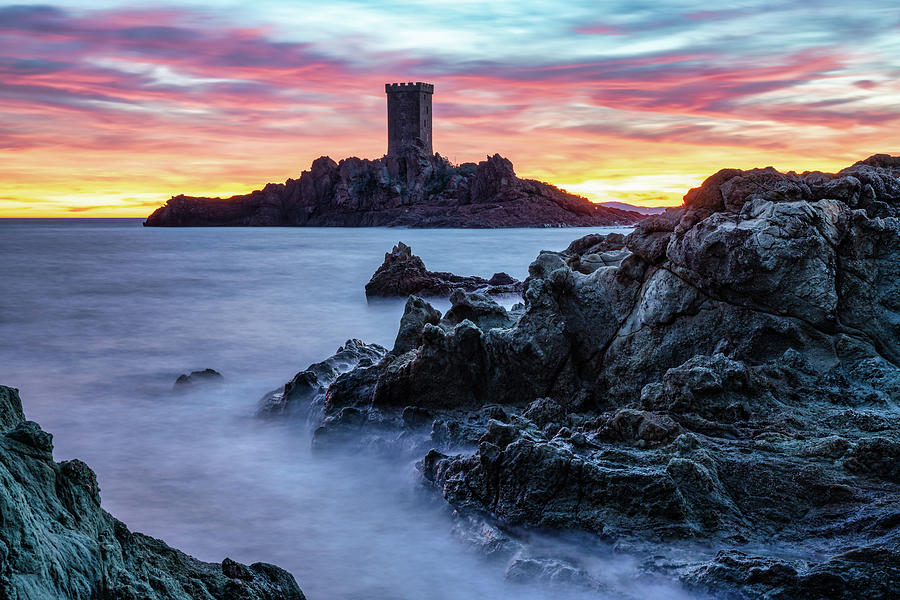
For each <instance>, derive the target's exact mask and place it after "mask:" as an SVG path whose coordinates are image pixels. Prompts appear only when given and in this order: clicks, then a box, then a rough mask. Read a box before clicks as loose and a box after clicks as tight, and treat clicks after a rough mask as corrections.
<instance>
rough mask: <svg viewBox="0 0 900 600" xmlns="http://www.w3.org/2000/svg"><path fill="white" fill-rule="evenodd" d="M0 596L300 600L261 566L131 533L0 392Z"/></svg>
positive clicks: (270, 568) (85, 472)
mask: <svg viewBox="0 0 900 600" xmlns="http://www.w3.org/2000/svg"><path fill="white" fill-rule="evenodd" d="M0 481H2V485H0V598H10V599H13V598H15V599H19V600H38V599H40V600H44V599H59V600H137V599H141V600H163V599H165V600H171V599H178V600H195V599H197V598H210V599H211V598H215V599H218V600H304V596H303V593H302V592H301V591H300V588H299V587H297V583H296V581H294V578H293V577H292V576H291V575H290V573H288V572H287V571H284V570H283V569H280V568H278V567H276V566H274V565H270V564H266V563H254V564H252V565H249V566H248V565H243V564H241V563H238V562H236V561H233V560H231V559H230V558H225V559H224V560H223V561H222V562H221V563H206V562H202V561H199V560H196V559H194V558H192V557H190V556H188V555H186V554H184V553H183V552H179V551H178V550H176V549H174V548H171V547H169V546H167V545H166V544H165V542H162V541H161V540H157V539H154V538H152V537H149V536H146V535H143V534H140V533H136V532H132V531H129V530H128V528H127V527H126V526H125V524H124V523H122V522H121V521H119V520H117V519H116V518H115V517H113V516H112V515H110V514H109V513H107V512H106V511H104V510H103V509H102V508H101V507H100V487H99V486H98V484H97V477H96V476H95V475H94V472H93V471H92V470H91V469H90V467H88V466H87V465H86V464H84V463H83V462H81V461H80V460H68V461H64V462H59V463H58V462H55V461H54V460H53V436H52V435H51V434H49V433H47V432H45V431H43V430H42V429H41V427H40V425H38V424H37V423H35V422H34V421H27V420H26V419H25V415H24V413H23V412H22V402H21V400H20V399H19V394H18V392H17V390H15V389H13V388H9V387H5V386H0Z"/></svg>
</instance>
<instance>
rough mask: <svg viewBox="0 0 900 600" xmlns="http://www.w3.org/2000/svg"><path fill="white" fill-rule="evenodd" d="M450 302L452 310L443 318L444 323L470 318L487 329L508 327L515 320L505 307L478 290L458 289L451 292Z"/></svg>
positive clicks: (452, 324) (460, 321) (451, 324)
mask: <svg viewBox="0 0 900 600" xmlns="http://www.w3.org/2000/svg"><path fill="white" fill-rule="evenodd" d="M450 304H451V306H450V310H448V311H447V313H446V314H445V315H444V318H443V319H442V320H441V323H442V324H444V325H449V326H455V325H458V324H459V323H462V322H463V321H466V320H468V321H470V322H472V323H474V324H475V326H476V327H478V328H479V329H481V330H483V331H487V330H489V329H493V328H495V327H499V328H506V327H509V326H511V325H512V324H513V323H514V322H515V319H513V318H512V317H511V316H510V315H509V313H508V312H507V311H506V309H505V308H503V307H502V306H500V305H499V304H497V303H496V302H494V301H493V300H492V299H490V298H488V297H487V296H486V295H484V294H481V293H478V292H471V293H468V292H466V291H464V290H461V289H456V290H454V292H453V293H452V294H450Z"/></svg>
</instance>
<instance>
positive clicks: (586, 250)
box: [261, 155, 900, 600]
mask: <svg viewBox="0 0 900 600" xmlns="http://www.w3.org/2000/svg"><path fill="white" fill-rule="evenodd" d="M898 177H900V158H898V157H890V156H887V155H876V156H873V157H870V158H869V159H866V160H864V161H861V162H859V163H856V164H855V165H853V166H852V167H849V168H847V169H844V170H843V171H841V172H839V173H837V174H828V173H821V172H811V173H803V174H795V173H786V174H785V173H779V172H778V171H775V170H774V169H771V168H767V169H755V170H752V171H738V170H723V171H720V172H718V173H716V174H715V175H713V176H712V177H710V178H709V179H707V180H706V181H705V182H704V183H703V185H702V186H701V187H699V188H696V189H694V190H691V191H690V192H689V193H688V194H687V195H686V196H685V200H684V205H683V206H681V207H679V208H675V209H669V210H667V211H666V212H665V213H664V214H661V215H655V216H651V217H649V218H647V219H645V220H643V221H641V222H640V223H639V224H638V225H637V227H636V229H635V231H634V232H633V233H632V234H630V235H628V236H627V237H624V238H622V237H621V236H620V237H615V236H598V235H595V236H587V237H584V238H581V239H579V240H576V241H575V242H573V243H572V244H571V245H570V246H569V248H568V249H566V250H565V251H563V252H542V253H541V254H540V255H539V256H538V257H537V259H536V260H535V261H534V262H533V263H532V264H531V266H530V267H529V277H528V279H527V280H526V281H525V282H524V292H523V298H524V303H523V304H519V305H517V306H515V307H513V308H512V309H511V310H507V309H505V308H503V307H502V306H499V305H498V304H496V303H495V302H494V301H493V300H491V298H489V297H488V296H486V295H483V294H479V293H477V292H476V293H471V292H466V291H462V290H459V291H456V292H454V293H453V296H451V303H452V307H451V309H450V310H449V311H448V312H447V313H446V314H443V315H442V314H441V313H440V311H437V310H436V309H434V308H433V307H431V306H430V305H429V304H428V302H426V301H425V300H422V299H421V298H418V297H415V296H412V297H410V298H409V299H408V301H407V304H406V309H405V312H404V315H403V318H402V320H401V323H400V329H399V332H398V335H397V339H396V341H395V343H394V347H393V348H392V349H390V350H388V349H386V348H383V347H381V346H377V345H369V344H365V343H363V342H361V341H359V340H350V341H348V343H347V344H346V345H345V346H343V347H342V348H341V349H339V351H338V353H337V354H336V355H334V356H333V357H331V358H328V359H326V360H325V361H323V362H322V363H317V364H315V365H311V366H310V368H309V369H307V370H304V371H302V372H300V373H298V374H297V376H296V377H295V378H294V379H293V380H292V381H291V382H289V383H287V384H285V385H284V386H283V387H282V388H280V389H278V390H276V391H274V392H272V393H271V394H269V395H267V397H266V398H265V399H264V402H263V407H262V409H261V411H262V412H263V413H264V414H266V415H269V416H274V415H293V416H295V417H301V418H305V419H307V420H308V421H310V422H311V423H312V424H313V425H314V427H315V428H316V431H315V437H314V444H315V446H316V447H317V448H321V449H323V450H325V449H328V448H334V447H340V448H352V449H356V450H361V449H364V450H365V451H366V452H385V453H396V452H400V453H404V455H406V456H414V457H418V458H419V462H418V468H419V471H420V473H421V476H422V480H423V482H424V483H425V485H428V486H431V487H433V489H434V490H435V491H436V492H437V493H438V494H440V495H441V496H442V497H443V498H444V499H445V500H446V501H447V503H448V504H449V505H450V506H452V507H453V508H454V509H455V510H456V514H457V516H458V527H459V529H460V531H461V532H462V533H461V536H462V537H463V538H465V539H467V540H468V541H470V542H471V543H473V544H474V546H475V547H476V548H479V549H480V550H481V551H483V552H485V553H486V554H489V555H492V556H498V557H500V558H501V559H502V560H504V561H506V569H507V570H506V573H507V577H508V578H510V579H511V580H515V581H527V580H536V579H537V580H550V581H567V582H570V583H575V584H577V585H582V586H588V587H590V588H592V589H598V590H599V589H604V588H605V585H606V584H605V582H604V581H603V580H602V578H601V579H597V578H595V577H590V576H588V575H587V574H586V571H585V570H584V569H583V568H582V566H581V565H579V564H578V563H577V561H573V560H570V559H568V558H566V557H565V556H553V555H536V554H534V553H533V552H531V551H530V550H529V549H528V542H527V535H522V533H521V532H522V531H525V532H527V531H533V530H550V531H553V530H556V531H577V532H581V533H583V534H585V535H592V536H596V537H597V538H599V539H603V540H606V541H608V542H609V543H611V544H614V545H615V547H616V548H618V549H620V550H621V551H622V552H627V553H629V554H631V555H634V556H638V557H642V558H641V560H642V563H641V564H642V568H643V569H644V570H645V571H646V572H647V573H658V574H664V575H666V576H668V577H672V578H675V579H677V580H678V581H680V582H681V585H683V586H684V587H686V588H689V589H696V590H700V591H704V592H711V593H714V594H716V595H722V596H724V597H728V598H759V597H765V598H771V599H785V600H787V599H809V600H814V599H819V598H826V597H827V598H846V599H850V598H859V597H866V598H883V599H887V598H893V597H896V596H897V594H898V593H900V470H898V466H897V465H898V464H900V463H898V460H900V436H898V431H900V409H898V401H900V284H898V282H900V180H898ZM684 548H691V550H690V551H687V550H685V551H681V550H680V549H684Z"/></svg>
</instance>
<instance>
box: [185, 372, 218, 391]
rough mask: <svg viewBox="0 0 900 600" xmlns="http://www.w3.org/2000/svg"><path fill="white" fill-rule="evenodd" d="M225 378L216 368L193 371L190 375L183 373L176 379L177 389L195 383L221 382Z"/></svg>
mask: <svg viewBox="0 0 900 600" xmlns="http://www.w3.org/2000/svg"><path fill="white" fill-rule="evenodd" d="M224 380H225V378H224V377H222V374H221V373H219V372H218V371H216V370H215V369H203V370H202V371H191V374H190V375H187V374H185V373H182V374H181V375H179V376H178V379H176V380H175V389H178V388H184V387H186V386H189V385H194V384H195V383H221V382H222V381H224Z"/></svg>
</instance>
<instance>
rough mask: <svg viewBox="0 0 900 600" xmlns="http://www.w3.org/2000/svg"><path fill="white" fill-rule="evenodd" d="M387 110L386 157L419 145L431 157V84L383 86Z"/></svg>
mask: <svg viewBox="0 0 900 600" xmlns="http://www.w3.org/2000/svg"><path fill="white" fill-rule="evenodd" d="M384 91H385V93H386V94H387V109H388V154H389V155H392V156H399V155H401V154H403V153H404V152H405V151H406V150H408V149H409V148H410V147H414V146H417V145H420V144H421V145H422V146H423V147H424V150H425V151H426V152H427V153H428V154H433V152H434V150H433V148H432V137H431V97H432V96H433V95H434V84H431V83H423V82H421V81H417V82H415V83H413V82H409V83H386V84H384Z"/></svg>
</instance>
